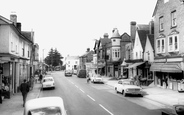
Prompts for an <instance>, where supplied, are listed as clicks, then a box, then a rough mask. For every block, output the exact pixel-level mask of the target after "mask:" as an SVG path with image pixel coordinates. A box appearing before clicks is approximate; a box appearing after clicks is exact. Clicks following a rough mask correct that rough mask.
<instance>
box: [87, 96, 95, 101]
mask: <svg viewBox="0 0 184 115" xmlns="http://www.w3.org/2000/svg"><path fill="white" fill-rule="evenodd" d="M87 96H88V97H89V98H90V99H91V100H93V101H95V99H93V98H92V97H91V96H89V95H87Z"/></svg>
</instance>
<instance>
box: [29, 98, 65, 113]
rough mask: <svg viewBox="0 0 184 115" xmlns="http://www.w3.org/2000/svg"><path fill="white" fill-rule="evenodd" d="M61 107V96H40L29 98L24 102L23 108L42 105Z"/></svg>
mask: <svg viewBox="0 0 184 115" xmlns="http://www.w3.org/2000/svg"><path fill="white" fill-rule="evenodd" d="M53 106H57V107H61V106H64V104H63V99H62V98H61V97H41V98H36V99H31V100H28V101H27V102H26V105H25V108H28V109H29V110H33V109H37V108H43V107H53Z"/></svg>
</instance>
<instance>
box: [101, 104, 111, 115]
mask: <svg viewBox="0 0 184 115" xmlns="http://www.w3.org/2000/svg"><path fill="white" fill-rule="evenodd" d="M99 105H100V107H102V108H103V109H104V110H105V111H107V112H108V113H109V114H110V115H113V114H112V113H111V112H110V111H109V110H107V109H106V108H105V107H104V106H103V105H101V104H99Z"/></svg>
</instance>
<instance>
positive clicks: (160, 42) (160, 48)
mask: <svg viewBox="0 0 184 115" xmlns="http://www.w3.org/2000/svg"><path fill="white" fill-rule="evenodd" d="M156 48H157V53H165V38H159V39H157V40H156Z"/></svg>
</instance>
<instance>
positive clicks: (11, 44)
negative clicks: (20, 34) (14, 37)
mask: <svg viewBox="0 0 184 115" xmlns="http://www.w3.org/2000/svg"><path fill="white" fill-rule="evenodd" d="M11 51H12V52H13V42H11Z"/></svg>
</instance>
